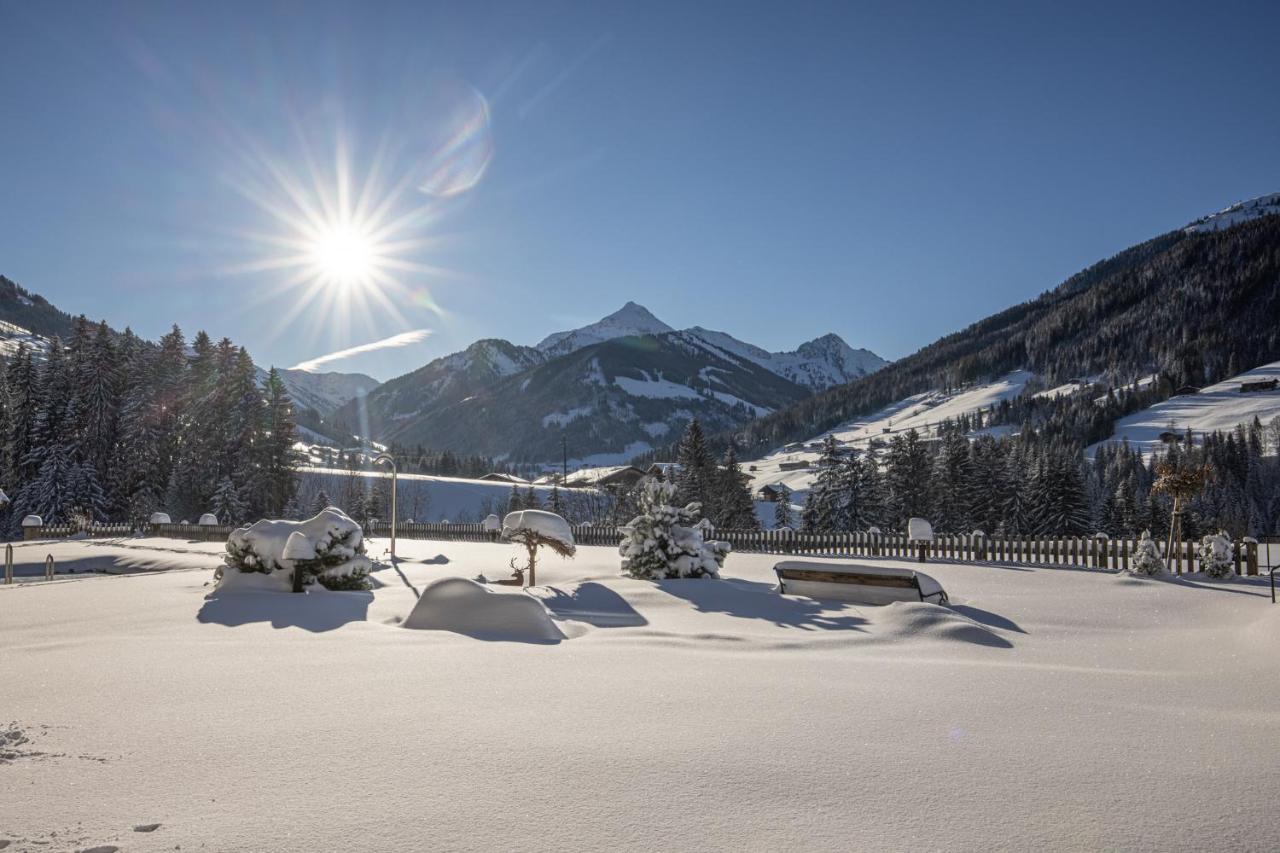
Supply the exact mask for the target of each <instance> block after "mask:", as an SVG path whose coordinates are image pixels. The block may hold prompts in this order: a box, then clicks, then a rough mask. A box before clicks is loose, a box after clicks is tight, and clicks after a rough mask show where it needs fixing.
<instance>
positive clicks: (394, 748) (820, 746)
mask: <svg viewBox="0 0 1280 853" xmlns="http://www.w3.org/2000/svg"><path fill="white" fill-rule="evenodd" d="M370 545H371V547H370V553H371V555H372V556H375V557H376V556H379V555H380V554H381V553H382V552H383V551H384V550H385V546H386V543H385V541H384V540H376V541H373V542H371V543H370ZM50 548H56V549H58V554H57V555H55V556H56V557H57V559H58V560H59V564H60V565H62V564H63V563H64V561H66V562H69V561H71V560H72V559H73V558H75V557H76V556H79V557H80V558H81V559H89V558H90V555H92V554H93V553H96V552H100V553H101V554H102V555H105V556H104V557H103V558H102V559H103V560H105V561H110V562H111V564H112V565H113V566H114V567H115V568H116V569H117V570H127V569H129V568H138V569H153V568H158V567H180V568H182V569H184V570H180V571H168V572H147V573H143V574H126V575H91V576H85V577H83V578H81V579H65V580H64V579H59V580H55V581H54V582H50V583H45V582H37V581H30V582H27V583H23V584H18V585H14V586H9V587H4V586H0V672H3V673H4V681H3V684H4V690H3V713H2V714H0V774H2V775H0V778H2V779H3V780H4V784H3V786H2V787H0V839H2V840H3V841H8V842H10V843H9V845H7V847H8V849H9V850H73V849H86V848H93V847H95V846H100V845H109V848H103V849H113V848H117V847H118V848H119V849H120V850H121V851H158V850H174V849H177V848H181V849H182V850H192V849H206V850H219V851H221V850H237V851H254V850H257V851H303V850H306V851H311V850H349V851H365V850H369V851H372V850H430V849H439V850H460V849H476V850H517V849H518V850H583V849H600V848H606V847H607V848H610V849H645V850H649V849H662V850H695V849H696V850H777V849H826V850H836V849H839V850H848V849H858V850H907V849H962V850H1029V849H1159V850H1228V849H1256V850H1267V849H1276V848H1277V847H1280V820H1277V811H1276V792H1277V791H1278V790H1280V763H1277V760H1276V759H1277V750H1278V745H1280V705H1277V703H1276V698H1275V686H1276V684H1277V681H1278V677H1280V655H1277V654H1276V649H1277V648H1280V646H1278V645H1277V643H1278V642H1280V607H1272V605H1271V604H1270V600H1269V598H1268V597H1267V596H1266V590H1265V586H1264V584H1263V583H1262V582H1261V581H1260V580H1258V579H1255V580H1250V581H1244V580H1237V581H1235V582H1233V583H1227V584H1217V583H1210V582H1205V581H1203V580H1200V579H1196V578H1192V579H1191V580H1189V581H1180V582H1160V581H1139V580H1133V579H1127V578H1121V577H1117V576H1114V575H1109V574H1105V573H1099V572H1087V571H1078V570H1066V569H1034V568H1027V567H1016V568H1014V567H1004V568H1001V567H991V566H975V565H966V564H933V565H931V566H930V567H929V572H930V574H932V575H933V576H935V577H936V578H938V579H939V580H940V581H942V583H943V584H944V585H945V586H946V588H947V590H948V592H949V593H950V594H951V597H952V600H953V602H955V606H954V608H953V609H951V610H945V609H941V608H936V607H933V606H931V605H891V606H889V607H885V608H868V607H855V606H851V605H839V604H834V603H827V604H824V603H819V602H816V601H812V600H808V599H801V598H783V597H780V596H778V595H777V594H776V593H775V592H773V582H772V580H773V579H772V575H771V572H770V568H771V566H772V563H773V561H774V559H775V558H772V557H768V556H763V555H741V554H731V555H730V556H729V558H728V561H727V562H726V564H725V574H726V576H727V579H726V580H723V581H712V580H686V581H667V582H662V583H657V584H654V583H650V582H647V581H636V580H626V579H623V578H621V577H619V575H618V563H619V558H618V556H617V554H616V552H615V551H613V550H612V549H607V548H581V549H580V550H579V553H578V556H577V557H576V558H575V559H573V560H560V559H559V558H556V557H554V556H547V557H546V558H544V560H543V561H542V563H541V564H540V566H539V575H538V576H539V580H540V581H542V583H543V584H544V586H542V587H540V588H538V589H537V590H536V591H535V592H536V594H537V595H538V596H539V597H540V598H542V600H543V601H544V602H545V603H546V605H547V607H548V608H549V609H550V610H551V612H552V613H553V614H554V615H555V617H556V623H555V624H556V626H557V628H558V629H559V631H560V633H561V634H562V635H563V639H561V640H559V641H558V642H547V641H546V640H542V641H540V642H495V641H492V640H485V639H476V638H473V637H470V636H465V635H462V634H457V633H450V632H441V631H423V630H409V629H406V628H402V627H400V626H399V622H400V621H401V620H403V619H404V618H405V617H406V616H407V615H408V614H409V612H410V611H411V610H412V609H413V607H414V604H415V602H416V601H417V596H418V595H420V594H421V593H422V591H423V590H424V589H425V588H426V586H427V584H428V583H430V582H431V581H433V580H435V579H438V578H442V577H446V576H461V577H473V576H475V575H476V574H478V573H480V572H485V573H487V574H488V575H489V576H490V577H497V576H501V575H502V574H504V572H503V569H504V568H505V567H506V564H507V560H508V558H509V557H512V556H515V555H516V549H515V548H514V547H511V548H509V547H506V546H502V545H489V544H469V543H448V542H401V543H400V550H401V553H402V555H405V554H407V555H408V556H409V557H411V559H410V560H409V561H406V562H402V563H400V564H399V565H398V566H397V567H396V568H384V569H382V570H380V571H378V572H376V573H375V576H374V577H375V578H376V581H377V587H376V588H375V589H374V591H373V592H372V593H322V594H308V595H305V596H294V595H289V594H262V593H258V594H252V593H240V594H235V595H222V596H220V597H214V598H212V599H207V598H206V596H208V595H209V593H210V590H211V588H212V587H211V585H210V581H211V577H212V572H211V568H212V566H213V565H215V564H216V562H217V551H218V549H219V546H218V545H216V544H207V545H206V544H191V543H185V542H175V541H172V540H127V541H124V542H119V543H104V542H65V543H56V544H50V543H33V544H32V545H29V546H22V547H21V548H19V549H17V553H18V555H19V557H18V559H19V562H20V563H21V564H25V563H27V562H30V563H32V565H34V564H35V561H36V559H41V558H42V557H43V553H41V552H42V551H45V550H49V549H50ZM28 552H30V553H28ZM33 558H34V559H33ZM883 562H884V563H885V564H887V565H894V564H896V565H907V564H903V563H895V562H894V561H889V560H886V561H883ZM494 594H496V595H515V596H519V595H523V593H520V592H518V591H515V590H512V589H505V590H503V591H501V592H497V593H494ZM154 824H158V825H159V826H158V827H155V828H154V829H152V831H149V832H141V831H135V829H134V828H135V827H140V828H142V829H148V828H151V825H154Z"/></svg>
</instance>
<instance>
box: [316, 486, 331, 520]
mask: <svg viewBox="0 0 1280 853" xmlns="http://www.w3.org/2000/svg"><path fill="white" fill-rule="evenodd" d="M331 506H333V498H331V497H329V494H328V493H327V492H326V491H325V490H324V489H321V490H320V491H318V492H316V499H315V500H313V501H312V502H311V514H312V515H313V516H315V515H319V514H320V513H321V511H323V510H326V509H328V508H329V507H331Z"/></svg>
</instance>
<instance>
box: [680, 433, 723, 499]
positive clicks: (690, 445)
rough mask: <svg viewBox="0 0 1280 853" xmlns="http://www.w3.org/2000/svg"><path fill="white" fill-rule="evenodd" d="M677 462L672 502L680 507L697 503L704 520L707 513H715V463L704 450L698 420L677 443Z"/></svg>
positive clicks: (704, 439)
mask: <svg viewBox="0 0 1280 853" xmlns="http://www.w3.org/2000/svg"><path fill="white" fill-rule="evenodd" d="M676 462H677V463H678V469H677V471H676V474H675V477H674V480H675V485H676V498H675V500H676V501H677V502H678V503H679V504H680V505H681V506H686V505H688V504H690V503H697V504H698V505H699V508H700V511H701V513H702V515H703V516H704V517H707V516H708V514H709V513H713V512H714V511H715V507H714V506H712V503H713V502H714V496H713V494H712V490H713V489H712V481H713V478H714V473H715V463H714V462H713V461H712V459H711V452H710V451H709V450H708V449H707V441H706V437H705V436H704V435H703V434H702V424H700V423H698V419H697V418H694V419H693V420H691V421H689V426H688V428H687V429H685V431H684V436H683V437H682V438H681V439H680V446H679V448H678V450H677V451H676Z"/></svg>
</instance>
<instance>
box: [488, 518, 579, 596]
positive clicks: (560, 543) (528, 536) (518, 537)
mask: <svg viewBox="0 0 1280 853" xmlns="http://www.w3.org/2000/svg"><path fill="white" fill-rule="evenodd" d="M502 540H503V541H504V542H516V543H518V544H521V545H523V546H524V547H525V550H527V551H528V552H529V562H528V564H526V565H525V566H524V568H520V567H519V566H517V565H516V561H515V560H512V561H511V568H513V569H515V570H516V571H517V572H522V571H528V572H529V586H533V585H534V583H535V582H536V572H537V564H538V549H539V548H540V547H544V546H545V547H547V548H550V549H551V550H552V551H555V552H556V553H557V554H559V555H560V556H561V557H572V556H573V555H574V553H575V552H576V551H577V546H575V545H574V542H573V530H572V529H570V527H569V522H567V521H565V520H564V519H563V518H561V517H560V516H558V515H556V514H555V513H554V512H547V511H546V510H541V509H521V510H516V511H515V512H509V513H507V517H506V518H504V519H502Z"/></svg>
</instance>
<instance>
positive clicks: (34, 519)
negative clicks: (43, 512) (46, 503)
mask: <svg viewBox="0 0 1280 853" xmlns="http://www.w3.org/2000/svg"><path fill="white" fill-rule="evenodd" d="M22 526H23V527H44V519H43V518H41V517H40V516H38V515H24V516H23V517H22Z"/></svg>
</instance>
